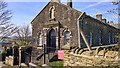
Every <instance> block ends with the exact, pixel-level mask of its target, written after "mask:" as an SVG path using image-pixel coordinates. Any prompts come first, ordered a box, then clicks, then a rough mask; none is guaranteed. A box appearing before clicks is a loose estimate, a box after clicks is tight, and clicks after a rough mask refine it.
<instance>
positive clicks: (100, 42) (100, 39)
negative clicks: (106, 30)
mask: <svg viewBox="0 0 120 68" xmlns="http://www.w3.org/2000/svg"><path fill="white" fill-rule="evenodd" d="M98 40H99V45H101V44H102V31H101V30H100V31H99V37H98Z"/></svg>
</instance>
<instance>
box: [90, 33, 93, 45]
mask: <svg viewBox="0 0 120 68" xmlns="http://www.w3.org/2000/svg"><path fill="white" fill-rule="evenodd" d="M89 42H90V46H92V42H93V36H92V32H90V41H89Z"/></svg>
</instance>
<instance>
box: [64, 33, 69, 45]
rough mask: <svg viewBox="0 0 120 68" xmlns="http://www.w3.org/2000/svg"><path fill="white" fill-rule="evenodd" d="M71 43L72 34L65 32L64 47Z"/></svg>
mask: <svg viewBox="0 0 120 68" xmlns="http://www.w3.org/2000/svg"><path fill="white" fill-rule="evenodd" d="M69 42H70V32H69V31H65V32H64V45H66V44H68V43H69Z"/></svg>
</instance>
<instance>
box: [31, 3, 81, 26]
mask: <svg viewBox="0 0 120 68" xmlns="http://www.w3.org/2000/svg"><path fill="white" fill-rule="evenodd" d="M50 3H52V2H49V3H48V4H47V5H46V6H45V7H44V8H43V9H42V10H41V11H40V13H39V14H38V15H37V16H36V17H35V18H34V19H33V20H32V21H31V24H32V22H33V21H34V20H35V19H36V18H37V17H38V16H39V15H40V14H41V13H42V11H43V10H44V9H45V8H46V7H47V6H48V5H49V4H50ZM54 3H56V4H59V5H60V6H63V7H66V8H70V9H71V10H73V11H76V12H78V13H80V14H81V13H82V12H80V11H78V10H76V9H74V8H71V7H69V6H67V5H64V4H62V3H57V2H54Z"/></svg>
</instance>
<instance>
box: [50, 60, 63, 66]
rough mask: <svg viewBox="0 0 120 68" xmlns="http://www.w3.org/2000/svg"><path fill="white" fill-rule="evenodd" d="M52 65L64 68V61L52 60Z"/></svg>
mask: <svg viewBox="0 0 120 68" xmlns="http://www.w3.org/2000/svg"><path fill="white" fill-rule="evenodd" d="M49 64H50V66H52V67H53V68H63V64H64V63H63V61H61V60H58V61H52V62H50V63H49Z"/></svg>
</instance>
